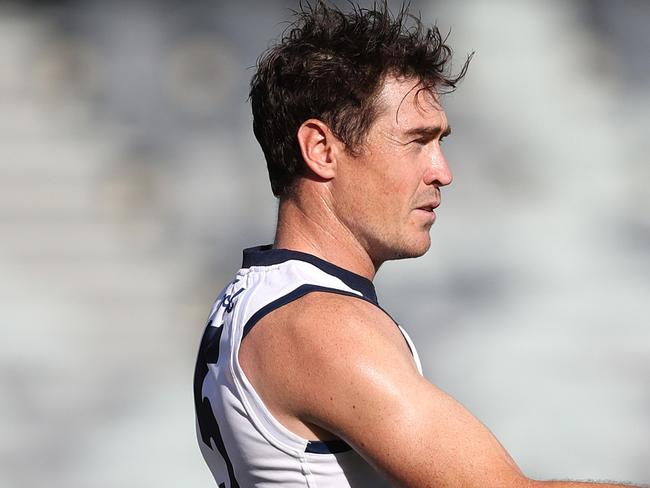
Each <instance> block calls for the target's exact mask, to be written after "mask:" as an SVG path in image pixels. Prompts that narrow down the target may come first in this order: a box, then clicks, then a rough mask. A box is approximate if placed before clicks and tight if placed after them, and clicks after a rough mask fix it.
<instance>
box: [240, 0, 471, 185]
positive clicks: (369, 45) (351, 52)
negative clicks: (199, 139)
mask: <svg viewBox="0 0 650 488" xmlns="http://www.w3.org/2000/svg"><path fill="white" fill-rule="evenodd" d="M444 41H445V39H443V38H442V36H441V34H440V32H439V31H438V29H437V28H436V27H431V28H425V27H424V26H423V25H422V24H421V22H420V20H419V19H418V18H416V17H413V16H411V15H410V14H408V12H407V10H406V8H402V9H401V10H400V12H399V13H398V14H397V15H394V16H393V15H391V13H390V12H389V11H388V7H387V5H386V3H385V2H383V3H382V4H380V5H376V4H375V6H374V7H373V8H372V9H363V8H361V7H354V8H353V10H352V11H351V12H349V13H344V12H342V11H340V10H339V9H337V8H334V7H330V6H327V5H326V4H325V3H324V2H322V1H317V2H316V3H315V4H314V5H312V4H310V3H309V2H304V3H303V2H301V4H300V10H299V11H298V12H296V19H295V21H294V22H293V23H292V24H291V25H290V26H289V28H288V29H287V30H286V31H285V35H284V36H283V37H282V39H281V40H280V42H279V43H278V44H276V45H275V46H273V47H271V48H270V49H269V50H268V51H266V52H265V53H264V54H263V55H262V56H261V57H260V59H259V60H258V65H257V72H256V73H255V75H254V76H253V79H252V82H251V91H250V98H251V105H252V109H253V129H254V132H255V136H256V137H257V140H258V141H259V143H260V145H261V146H262V150H263V151H264V156H265V158H266V161H267V166H268V170H269V177H270V180H271V187H272V190H273V193H274V195H276V196H277V197H280V198H282V197H284V196H286V195H287V194H288V193H290V192H291V190H292V186H293V184H294V183H295V181H296V179H297V178H298V177H300V176H308V174H309V171H308V168H307V167H306V166H305V164H304V162H303V157H302V154H301V150H300V147H299V144H298V141H297V132H298V129H299V127H300V126H301V124H303V123H304V122H305V121H306V120H308V119H310V118H315V119H318V120H321V121H322V122H324V123H325V124H327V126H328V127H329V129H330V130H331V131H332V133H333V134H334V135H335V136H336V137H337V138H339V139H340V141H341V142H343V143H344V144H345V146H346V148H347V150H348V151H349V152H350V153H351V154H358V153H359V152H360V150H361V146H362V144H363V142H364V139H365V136H366V135H367V133H368V130H369V128H370V127H371V125H372V124H373V122H374V121H375V119H376V117H377V116H378V113H379V106H378V95H379V93H380V92H381V90H382V87H383V85H384V82H385V80H386V79H387V78H389V77H392V78H410V79H413V80H417V81H418V82H419V87H418V90H425V91H430V92H432V93H437V94H440V93H444V92H448V91H451V90H453V88H454V87H455V85H456V83H457V82H458V81H459V80H460V79H461V78H462V77H463V76H464V75H465V71H466V69H467V63H468V62H469V60H468V61H467V62H466V63H465V64H464V65H463V67H462V69H461V70H460V72H459V74H458V75H456V76H452V75H451V74H450V60H451V49H450V48H449V47H448V46H447V45H446V44H445V42H444Z"/></svg>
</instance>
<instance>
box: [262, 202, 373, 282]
mask: <svg viewBox="0 0 650 488" xmlns="http://www.w3.org/2000/svg"><path fill="white" fill-rule="evenodd" d="M306 202H309V203H306ZM310 203H311V204H310ZM273 247H274V248H276V249H291V250H294V251H301V252H305V253H308V254H312V255H314V256H317V257H319V258H321V259H324V260H325V261H328V262H330V263H332V264H335V265H336V266H339V267H341V268H344V269H347V270H348V271H352V272H353V273H356V274H358V275H361V276H364V277H366V278H368V279H369V280H372V279H373V278H374V277H375V274H376V272H377V268H376V267H375V265H374V264H373V262H372V259H371V258H370V256H369V255H368V252H367V251H366V250H365V249H364V247H363V246H362V245H361V243H360V242H359V241H358V240H357V239H356V238H355V236H354V235H353V234H352V232H351V231H350V229H349V228H348V227H347V226H346V225H345V224H344V223H343V222H342V221H341V220H340V219H339V218H338V216H337V215H336V213H335V212H334V209H333V208H331V207H330V206H329V205H327V204H326V202H325V199H320V201H318V202H317V203H316V202H314V199H301V198H286V199H282V200H281V201H280V208H279V210H278V223H277V229H276V234H275V242H274V243H273Z"/></svg>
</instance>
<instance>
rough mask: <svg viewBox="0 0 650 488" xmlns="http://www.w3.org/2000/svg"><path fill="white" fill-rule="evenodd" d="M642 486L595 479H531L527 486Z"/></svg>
mask: <svg viewBox="0 0 650 488" xmlns="http://www.w3.org/2000/svg"><path fill="white" fill-rule="evenodd" d="M591 487H593V488H625V487H627V488H642V486H641V485H631V484H627V483H599V482H595V481H533V482H532V484H531V485H530V486H529V487H527V488H591Z"/></svg>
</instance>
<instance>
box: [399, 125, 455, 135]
mask: <svg viewBox="0 0 650 488" xmlns="http://www.w3.org/2000/svg"><path fill="white" fill-rule="evenodd" d="M441 131H442V129H441V127H439V126H422V127H414V128H412V129H409V130H407V131H404V135H405V136H430V137H436V136H437V135H438V134H440V133H441ZM449 134H451V126H447V127H446V128H445V130H444V132H442V134H440V137H447V136H448V135H449Z"/></svg>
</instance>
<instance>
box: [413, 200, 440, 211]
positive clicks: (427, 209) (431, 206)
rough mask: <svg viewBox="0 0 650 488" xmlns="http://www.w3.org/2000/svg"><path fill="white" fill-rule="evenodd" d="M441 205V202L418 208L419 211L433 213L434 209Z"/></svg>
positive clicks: (426, 204)
mask: <svg viewBox="0 0 650 488" xmlns="http://www.w3.org/2000/svg"><path fill="white" fill-rule="evenodd" d="M438 205H440V202H431V203H425V204H424V205H420V206H419V207H417V210H424V211H426V212H433V209H434V208H436V207H438Z"/></svg>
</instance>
